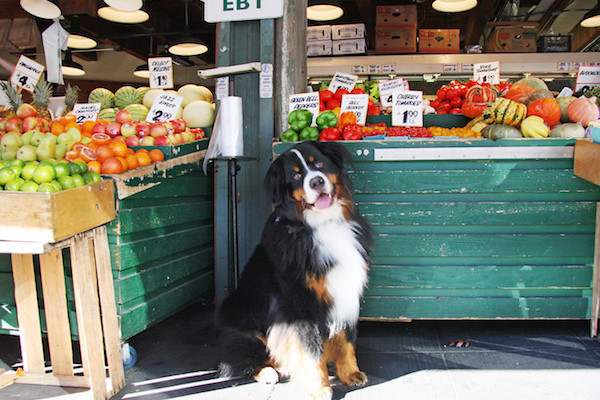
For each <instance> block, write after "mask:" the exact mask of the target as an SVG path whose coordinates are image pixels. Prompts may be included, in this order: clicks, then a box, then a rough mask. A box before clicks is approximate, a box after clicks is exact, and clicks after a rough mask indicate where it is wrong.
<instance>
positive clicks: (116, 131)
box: [106, 122, 121, 137]
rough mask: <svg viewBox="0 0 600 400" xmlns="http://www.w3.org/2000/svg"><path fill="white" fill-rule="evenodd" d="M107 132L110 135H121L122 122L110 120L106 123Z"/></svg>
mask: <svg viewBox="0 0 600 400" xmlns="http://www.w3.org/2000/svg"><path fill="white" fill-rule="evenodd" d="M106 134H107V135H108V136H110V137H115V136H119V135H120V134H121V124H120V123H118V122H109V123H108V125H106Z"/></svg>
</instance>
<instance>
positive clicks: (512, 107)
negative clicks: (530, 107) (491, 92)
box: [482, 97, 527, 126]
mask: <svg viewBox="0 0 600 400" xmlns="http://www.w3.org/2000/svg"><path fill="white" fill-rule="evenodd" d="M482 115H483V122H485V123H486V124H491V123H498V124H505V125H511V126H517V125H519V124H520V123H521V120H523V118H525V117H526V116H527V107H525V105H524V104H521V103H517V102H516V101H512V100H508V99H505V98H503V97H499V98H497V99H496V101H494V103H493V104H491V105H490V106H488V107H487V108H486V109H485V110H483V114H482Z"/></svg>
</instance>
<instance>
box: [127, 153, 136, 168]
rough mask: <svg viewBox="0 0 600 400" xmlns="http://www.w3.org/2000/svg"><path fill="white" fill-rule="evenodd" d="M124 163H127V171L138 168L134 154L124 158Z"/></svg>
mask: <svg viewBox="0 0 600 400" xmlns="http://www.w3.org/2000/svg"><path fill="white" fill-rule="evenodd" d="M125 161H127V169H128V170H129V169H136V168H137V167H139V166H140V163H139V162H138V159H137V157H136V156H135V155H134V154H130V155H128V156H127V157H126V158H125Z"/></svg>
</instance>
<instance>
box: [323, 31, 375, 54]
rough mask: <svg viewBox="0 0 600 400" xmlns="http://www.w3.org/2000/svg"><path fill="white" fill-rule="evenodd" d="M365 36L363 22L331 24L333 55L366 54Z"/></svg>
mask: <svg viewBox="0 0 600 400" xmlns="http://www.w3.org/2000/svg"><path fill="white" fill-rule="evenodd" d="M366 37H367V31H366V29H365V24H344V25H332V26H331V39H332V42H331V43H332V52H333V55H343V54H367V40H366Z"/></svg>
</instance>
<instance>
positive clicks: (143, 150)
mask: <svg viewBox="0 0 600 400" xmlns="http://www.w3.org/2000/svg"><path fill="white" fill-rule="evenodd" d="M135 153H136V154H137V153H146V154H150V152H149V151H148V149H137V150H136V151H135Z"/></svg>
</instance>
